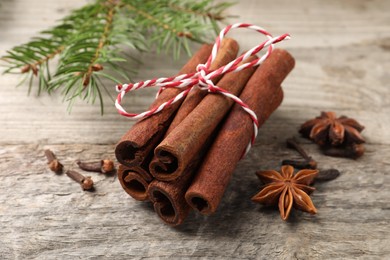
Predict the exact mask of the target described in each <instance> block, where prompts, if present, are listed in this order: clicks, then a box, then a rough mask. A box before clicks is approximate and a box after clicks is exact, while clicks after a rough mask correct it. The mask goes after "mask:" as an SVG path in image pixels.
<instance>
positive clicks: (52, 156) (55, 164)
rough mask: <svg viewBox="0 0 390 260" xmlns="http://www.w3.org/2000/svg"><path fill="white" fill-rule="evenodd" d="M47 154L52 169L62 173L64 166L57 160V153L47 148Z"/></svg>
mask: <svg viewBox="0 0 390 260" xmlns="http://www.w3.org/2000/svg"><path fill="white" fill-rule="evenodd" d="M45 156H46V158H47V161H48V163H47V164H48V165H49V168H50V170H51V171H53V172H55V173H62V169H63V168H64V166H63V165H62V164H61V163H60V162H59V161H58V160H57V158H56V156H55V154H54V153H53V152H52V151H51V150H49V149H46V150H45Z"/></svg>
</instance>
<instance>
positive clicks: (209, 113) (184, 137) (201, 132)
mask: <svg viewBox="0 0 390 260" xmlns="http://www.w3.org/2000/svg"><path fill="white" fill-rule="evenodd" d="M253 60H255V57H254V56H252V57H249V58H248V59H247V60H246V61H245V62H251V61H253ZM254 71H255V68H254V67H250V68H247V69H245V70H241V71H239V72H236V73H229V74H226V75H224V76H223V78H222V79H221V80H220V81H219V82H218V87H220V88H222V89H224V90H226V91H228V92H229V93H231V94H233V95H239V94H240V92H241V91H242V89H243V88H244V87H245V85H246V83H247V81H248V80H249V78H250V77H251V75H252V74H253V72H254ZM233 103H234V101H233V100H232V99H228V98H226V97H225V96H223V95H215V94H209V95H207V96H206V97H205V98H204V99H203V100H202V101H201V102H200V103H199V105H197V106H196V108H195V109H194V110H193V111H192V112H191V113H190V114H189V115H188V116H187V117H186V118H185V119H184V120H183V121H182V122H181V123H180V124H179V125H178V126H177V127H176V128H175V129H173V131H172V132H171V133H170V134H169V135H167V136H166V137H165V138H164V140H163V141H161V143H160V144H159V145H158V146H157V147H156V149H155V150H154V153H155V155H156V157H157V159H158V161H152V163H151V164H150V173H151V174H152V175H153V176H154V177H155V178H156V179H159V180H163V181H172V180H174V179H177V178H179V177H180V176H181V175H182V174H183V173H184V171H185V169H186V168H187V166H188V165H189V164H190V163H191V161H192V160H193V158H194V157H195V156H196V155H197V154H199V153H200V152H201V149H202V148H203V147H204V145H205V143H206V141H207V139H208V138H209V137H210V135H211V134H212V133H213V132H214V130H215V129H216V128H217V126H218V124H219V123H220V122H221V121H222V119H223V118H224V116H225V115H226V113H227V112H228V111H229V109H230V108H231V107H232V106H233Z"/></svg>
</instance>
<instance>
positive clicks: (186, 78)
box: [115, 23, 290, 154]
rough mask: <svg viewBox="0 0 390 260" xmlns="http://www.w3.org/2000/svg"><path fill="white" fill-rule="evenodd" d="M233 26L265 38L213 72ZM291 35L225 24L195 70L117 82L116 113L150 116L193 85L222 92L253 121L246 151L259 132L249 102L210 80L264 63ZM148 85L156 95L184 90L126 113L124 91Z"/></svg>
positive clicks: (186, 91)
mask: <svg viewBox="0 0 390 260" xmlns="http://www.w3.org/2000/svg"><path fill="white" fill-rule="evenodd" d="M236 28H247V29H251V30H254V31H257V32H259V33H261V34H263V35H265V36H266V37H267V38H268V39H267V40H266V41H264V42H262V43H261V44H259V45H257V46H255V47H253V48H252V49H250V50H249V51H247V52H245V53H244V54H242V55H241V56H239V57H238V58H236V59H235V60H233V61H231V62H230V63H228V64H227V65H225V66H222V67H220V68H218V69H216V70H214V71H210V70H209V68H210V66H211V63H212V62H213V61H214V60H215V58H216V56H217V53H218V50H219V48H220V47H221V42H222V39H223V38H224V37H225V35H226V34H227V33H228V32H229V31H230V30H232V29H236ZM289 38H290V36H289V34H283V35H280V36H277V37H272V35H271V34H270V33H268V32H267V31H266V30H264V29H263V28H261V27H259V26H256V25H252V24H247V23H236V24H232V25H229V26H227V27H226V28H224V29H223V30H222V31H221V32H220V33H219V36H218V37H217V39H216V41H215V43H214V46H213V49H212V52H211V55H210V57H209V58H208V60H207V62H206V63H205V64H199V65H198V66H197V68H196V72H195V73H190V74H182V75H179V76H175V77H169V78H155V79H151V80H146V81H140V82H138V83H129V84H123V85H117V86H116V90H117V91H118V92H119V94H118V97H117V99H116V101H115V107H116V108H117V110H118V112H119V114H121V115H122V116H125V117H128V118H130V119H142V118H146V117H149V116H151V115H153V114H156V113H159V112H160V111H161V110H163V109H164V108H166V107H168V106H170V105H171V104H173V103H175V102H177V101H179V100H181V99H182V98H185V97H186V96H187V94H188V93H189V92H190V91H191V89H192V88H194V87H199V88H200V89H203V90H207V91H208V92H211V93H219V94H222V95H225V96H226V97H229V98H231V99H233V100H234V101H235V102H236V103H237V104H239V105H240V106H241V107H242V108H243V109H244V110H245V111H246V112H247V113H248V114H249V116H250V117H251V119H252V121H253V134H252V137H251V142H250V143H249V144H248V146H247V148H246V150H245V152H244V154H246V153H247V152H248V151H249V149H250V148H251V145H252V144H253V143H254V141H255V139H256V136H257V132H258V125H259V124H258V120H257V116H256V114H255V112H253V110H251V109H250V108H249V107H248V105H246V104H245V103H244V102H243V101H242V100H241V99H240V98H238V97H237V96H235V95H233V94H231V93H230V92H228V91H226V90H225V89H223V88H220V87H218V86H216V85H214V83H213V82H212V79H213V78H215V77H217V76H220V75H223V74H225V73H228V72H238V71H240V70H243V69H246V68H249V67H253V66H257V65H260V64H261V63H263V62H264V61H265V60H266V59H267V58H268V57H269V55H270V54H271V52H272V50H273V44H275V43H278V42H280V41H283V40H287V39H289ZM265 47H268V49H267V51H266V53H265V54H264V55H262V56H261V57H260V58H257V59H255V60H253V61H251V62H248V63H244V64H241V65H239V63H240V62H242V61H243V60H245V59H247V58H249V57H250V56H253V55H255V54H257V53H258V52H260V51H261V50H262V49H263V48H265ZM149 87H159V88H160V89H159V91H158V93H157V96H158V94H159V93H161V91H162V90H164V89H166V88H178V89H184V90H183V91H182V92H180V93H179V94H178V95H177V96H175V97H174V98H172V99H170V100H168V101H166V102H164V103H162V104H161V105H159V106H157V107H154V108H152V109H150V110H148V111H145V112H142V113H140V114H134V113H128V112H126V110H125V109H124V108H123V107H122V106H121V102H122V100H123V98H124V96H125V95H126V93H128V92H130V91H134V90H137V89H141V88H149Z"/></svg>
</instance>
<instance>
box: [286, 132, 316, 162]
mask: <svg viewBox="0 0 390 260" xmlns="http://www.w3.org/2000/svg"><path fill="white" fill-rule="evenodd" d="M286 143H287V147H289V148H292V149H294V150H296V151H297V152H298V153H299V154H300V155H301V156H302V157H303V159H304V160H303V161H302V160H283V161H282V165H291V166H293V167H294V168H297V169H317V162H316V161H315V160H314V159H313V158H311V157H310V156H309V155H307V153H306V151H305V150H304V149H303V147H302V146H301V145H300V144H299V143H298V141H297V140H296V139H295V138H288V139H287V140H286Z"/></svg>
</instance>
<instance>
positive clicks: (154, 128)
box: [115, 38, 238, 167]
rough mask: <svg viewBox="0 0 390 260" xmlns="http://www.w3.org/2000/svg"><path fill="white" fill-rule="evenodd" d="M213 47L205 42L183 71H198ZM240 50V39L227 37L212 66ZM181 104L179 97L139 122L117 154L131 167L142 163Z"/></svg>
mask: <svg viewBox="0 0 390 260" xmlns="http://www.w3.org/2000/svg"><path fill="white" fill-rule="evenodd" d="M211 50H212V45H203V46H202V47H201V49H200V50H199V51H198V52H197V53H195V54H194V56H193V57H192V58H191V59H190V60H189V62H188V63H187V64H186V65H185V66H184V67H183V68H182V69H181V70H180V72H179V74H185V73H191V72H195V70H196V66H197V65H198V64H203V63H205V62H206V61H207V59H208V57H209V56H210V54H211ZM237 52H238V44H237V42H236V41H235V40H233V39H230V38H225V39H224V40H223V41H222V43H221V48H220V51H219V52H218V54H217V57H216V59H215V61H214V62H213V63H212V64H211V67H214V68H218V67H220V66H222V65H225V64H227V63H229V62H230V61H232V60H233V59H234V58H235V57H236V55H237ZM180 92H181V90H179V89H175V88H168V89H165V90H164V91H163V92H162V93H161V94H160V95H159V97H158V98H157V99H156V100H155V101H154V102H153V104H152V105H151V106H150V107H151V108H153V107H156V106H159V105H161V104H162V103H164V102H166V101H168V100H170V99H171V98H173V97H175V96H176V95H177V94H179V93H180ZM180 104H181V101H178V102H176V103H174V104H172V105H171V106H169V107H167V108H165V109H164V110H162V111H161V112H160V113H157V114H155V115H152V116H150V117H148V118H146V119H144V120H141V121H139V122H137V123H136V124H135V125H134V126H133V127H132V128H131V129H130V130H129V131H128V132H127V133H126V134H125V135H124V136H123V137H122V139H121V140H120V141H119V143H118V144H117V146H116V149H115V155H116V158H117V159H118V161H119V162H120V163H122V164H123V165H125V166H128V167H130V166H134V165H139V164H141V163H142V161H143V160H144V159H145V157H147V156H148V155H149V154H150V153H151V152H153V151H152V150H153V149H154V148H155V147H156V146H157V144H158V143H159V142H160V141H161V139H162V137H163V136H164V134H165V132H166V130H167V129H168V127H169V125H170V123H171V121H172V119H173V116H174V113H175V112H176V110H177V109H178V107H179V106H180Z"/></svg>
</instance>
